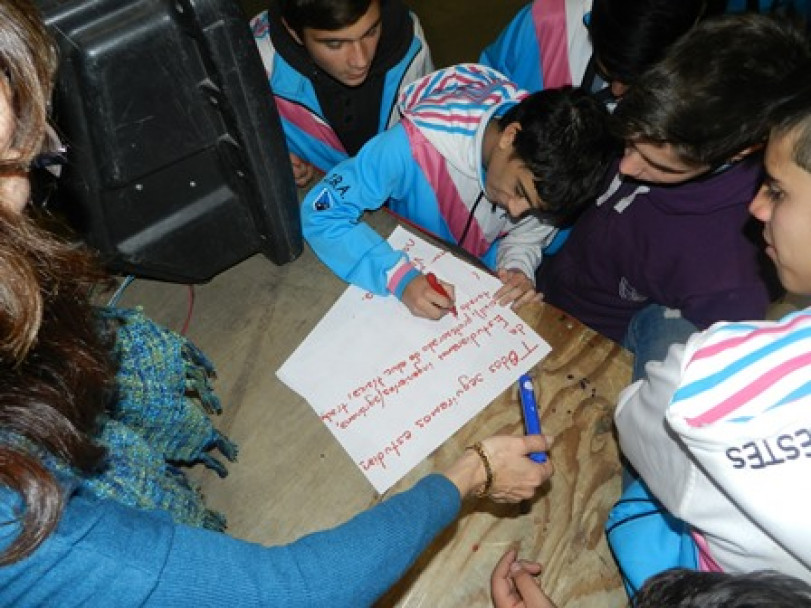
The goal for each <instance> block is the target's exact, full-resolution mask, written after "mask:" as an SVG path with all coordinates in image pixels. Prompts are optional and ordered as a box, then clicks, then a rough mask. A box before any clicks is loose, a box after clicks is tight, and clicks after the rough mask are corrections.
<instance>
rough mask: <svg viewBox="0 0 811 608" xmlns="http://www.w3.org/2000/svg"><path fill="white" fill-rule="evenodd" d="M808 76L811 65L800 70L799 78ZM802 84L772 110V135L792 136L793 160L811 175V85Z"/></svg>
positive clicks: (804, 82) (807, 83)
mask: <svg viewBox="0 0 811 608" xmlns="http://www.w3.org/2000/svg"><path fill="white" fill-rule="evenodd" d="M807 74H811V63H809V64H808V65H805V66H803V67H802V68H801V69H800V70H798V78H799V77H801V75H807ZM801 82H803V85H802V87H800V88H797V87H792V92H791V93H790V94H789V95H788V96H786V97H785V98H783V99H782V100H781V101H780V102H779V103H777V104H775V106H774V108H773V109H772V130H771V133H772V136H773V137H784V136H787V135H791V136H792V138H793V140H794V141H793V150H792V154H791V159H792V160H793V161H794V163H795V164H796V165H797V166H798V167H800V168H801V169H804V170H805V171H808V172H809V173H811V83H809V82H807V81H804V80H803V81H801Z"/></svg>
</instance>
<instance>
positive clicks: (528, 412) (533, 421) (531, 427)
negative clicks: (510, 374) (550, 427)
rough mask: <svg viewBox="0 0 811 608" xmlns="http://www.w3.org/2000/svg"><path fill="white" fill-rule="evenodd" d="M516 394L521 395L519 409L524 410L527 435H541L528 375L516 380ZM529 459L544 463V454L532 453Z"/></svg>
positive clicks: (530, 380)
mask: <svg viewBox="0 0 811 608" xmlns="http://www.w3.org/2000/svg"><path fill="white" fill-rule="evenodd" d="M518 393H519V394H520V395H521V407H522V408H523V410H524V428H525V429H526V432H527V435H540V434H541V420H540V418H539V417H538V403H537V402H536V401H535V389H534V387H533V386H532V378H531V377H530V375H529V374H523V375H522V376H521V377H520V378H519V379H518ZM529 457H530V458H531V459H532V460H534V461H535V462H546V452H533V453H531V454H530V455H529Z"/></svg>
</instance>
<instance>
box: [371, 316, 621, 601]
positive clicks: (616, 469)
mask: <svg viewBox="0 0 811 608" xmlns="http://www.w3.org/2000/svg"><path fill="white" fill-rule="evenodd" d="M522 317H523V318H524V320H525V321H526V322H527V323H528V324H530V325H531V326H532V327H534V328H535V329H536V330H537V331H538V332H539V333H540V334H541V335H542V336H543V337H544V338H545V339H546V340H547V341H548V342H549V343H550V344H551V345H552V349H553V350H552V353H550V355H549V356H548V357H547V358H546V359H544V360H543V361H542V362H541V363H540V364H539V365H538V366H536V368H535V369H534V370H533V371H532V375H533V377H534V381H535V386H536V392H537V394H538V397H539V406H540V411H541V420H542V423H543V428H544V432H546V433H548V434H551V435H552V436H553V437H554V438H555V443H554V446H553V448H552V450H551V452H550V457H551V460H552V462H553V463H554V464H555V475H554V476H553V477H552V479H551V480H550V481H549V482H548V484H547V485H546V486H544V487H543V489H542V491H541V493H540V494H539V495H538V497H537V498H536V499H535V500H534V501H533V502H532V503H531V506H530V507H531V508H530V511H529V513H526V514H522V513H521V512H520V511H521V509H520V507H519V506H516V505H496V504H494V503H490V502H487V501H486V500H482V501H478V502H476V503H472V504H468V505H466V508H465V512H464V514H463V515H462V516H461V517H460V520H459V522H458V523H457V524H456V525H455V526H453V527H452V529H450V530H448V531H447V532H446V533H445V534H444V535H443V536H442V538H440V539H438V540H437V541H436V542H435V543H434V544H433V545H432V546H431V548H430V549H429V550H428V551H427V552H426V553H425V554H424V555H423V557H422V558H421V560H420V561H419V563H417V564H416V565H415V567H414V568H412V570H411V572H410V573H409V574H408V576H406V577H405V578H404V579H403V580H402V581H400V583H399V584H398V585H397V586H396V587H395V588H394V589H392V590H391V591H390V592H389V594H387V595H386V596H385V597H384V598H382V599H381V600H380V601H379V602H378V606H381V607H382V606H403V607H417V606H487V605H489V596H488V586H487V581H488V580H489V576H490V572H491V570H492V568H493V566H494V565H495V563H496V561H497V560H498V558H499V557H500V556H501V555H502V554H503V553H504V551H506V549H507V548H509V547H510V546H511V545H518V546H520V553H521V555H522V556H523V557H526V558H528V559H534V560H537V561H539V562H541V563H542V564H544V567H545V570H544V574H543V576H542V580H543V585H544V588H545V589H546V591H547V593H548V594H549V595H550V596H551V597H552V598H553V599H555V601H556V602H558V605H559V606H561V607H563V606H565V607H567V608H568V607H578V606H583V607H586V606H601V607H611V606H624V605H625V604H626V600H625V594H624V592H623V591H622V586H621V582H620V579H619V576H618V574H617V571H616V567H615V565H614V561H613V559H612V557H611V554H610V552H609V550H608V547H607V544H606V541H605V535H604V533H603V525H604V523H605V519H606V516H607V513H608V510H609V509H610V508H611V506H612V505H613V504H614V502H615V500H616V499H617V497H618V495H619V487H620V465H619V457H618V451H617V444H616V441H615V436H614V432H613V424H612V413H613V409H614V404H615V403H616V398H617V394H618V393H619V391H620V390H621V389H622V388H623V387H624V386H626V385H627V384H628V382H629V379H630V363H631V361H630V355H629V354H628V353H627V352H626V351H625V350H624V349H622V348H620V347H619V346H618V345H617V344H615V343H614V342H612V341H610V340H607V339H605V338H603V337H602V336H599V335H597V334H595V333H594V332H592V331H591V330H589V329H587V328H586V327H584V326H583V325H582V324H580V323H579V322H577V321H575V320H574V319H572V318H571V317H569V316H567V315H565V314H563V313H561V312H559V311H558V310H556V309H554V308H553V307H551V306H547V305H543V304H541V305H533V306H531V307H525V310H523V311H522ZM522 426H523V421H522V418H521V407H520V404H519V401H518V391H517V388H516V387H513V388H512V389H510V390H508V391H506V392H505V393H504V394H502V395H501V396H500V397H499V398H498V399H497V400H496V401H495V402H494V403H493V404H492V405H490V406H489V407H488V408H487V409H485V410H484V411H483V412H482V413H481V414H480V415H479V416H477V417H476V418H474V419H473V420H472V421H471V422H470V423H468V424H467V425H465V427H463V428H462V429H460V431H459V432H457V433H456V434H455V435H454V436H453V437H452V438H451V439H450V440H449V441H447V442H446V443H445V444H444V445H443V446H442V447H441V448H440V449H438V450H437V451H436V452H435V453H434V454H433V455H432V456H431V457H429V458H428V459H427V461H426V462H424V463H423V464H422V465H420V467H419V468H418V469H417V470H416V471H413V472H412V473H410V474H409V475H408V476H407V478H406V479H404V480H403V481H402V482H400V483H399V484H398V485H397V486H395V488H393V489H392V491H394V492H396V491H398V490H399V489H402V488H404V487H407V486H409V485H411V484H412V483H413V482H414V481H415V480H416V479H417V478H418V477H419V476H420V475H423V474H425V473H427V472H429V471H430V470H432V469H434V468H435V467H441V466H444V465H445V464H447V463H449V462H450V461H451V460H452V459H453V458H454V457H455V456H456V455H457V454H458V453H459V451H460V450H462V449H464V446H465V445H469V444H470V443H472V442H473V441H475V440H476V439H481V438H484V437H486V436H488V435H490V434H493V433H503V432H506V433H520V432H521V430H522Z"/></svg>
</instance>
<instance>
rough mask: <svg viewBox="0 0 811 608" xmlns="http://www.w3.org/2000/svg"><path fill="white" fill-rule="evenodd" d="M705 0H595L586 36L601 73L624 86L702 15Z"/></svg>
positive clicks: (656, 58) (631, 83)
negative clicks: (602, 71)
mask: <svg viewBox="0 0 811 608" xmlns="http://www.w3.org/2000/svg"><path fill="white" fill-rule="evenodd" d="M705 4H706V2H705V0H594V4H593V6H592V8H591V17H590V20H589V36H590V38H591V44H592V47H593V48H594V57H595V59H596V60H597V61H598V62H599V64H600V66H601V67H602V69H603V70H604V71H605V72H606V74H604V75H605V76H607V77H610V78H611V79H612V80H617V81H619V82H621V83H623V84H626V85H633V84H634V83H636V81H637V79H638V78H639V76H640V75H641V74H642V73H643V72H644V71H645V70H647V69H648V68H649V67H650V66H652V65H653V64H654V63H656V62H657V61H659V59H661V58H662V57H663V56H664V54H665V51H667V49H668V47H669V46H670V45H671V44H673V43H674V42H675V41H676V40H678V39H679V38H680V37H681V36H682V35H683V34H684V33H685V32H687V31H689V30H690V28H691V27H693V25H695V23H696V21H698V19H699V18H701V16H702V14H703V13H704V9H705Z"/></svg>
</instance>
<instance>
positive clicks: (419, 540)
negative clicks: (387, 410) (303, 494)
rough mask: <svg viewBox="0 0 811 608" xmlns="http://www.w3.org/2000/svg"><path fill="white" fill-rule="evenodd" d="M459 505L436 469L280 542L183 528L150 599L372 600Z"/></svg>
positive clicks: (306, 603)
mask: <svg viewBox="0 0 811 608" xmlns="http://www.w3.org/2000/svg"><path fill="white" fill-rule="evenodd" d="M459 508H460V498H459V493H458V491H457V489H456V486H454V485H453V484H452V483H451V482H450V481H449V480H448V479H447V478H446V477H444V476H442V475H430V476H428V477H426V478H425V479H423V480H421V481H420V482H418V483H417V484H416V485H415V486H414V487H413V488H411V489H410V490H408V491H406V492H403V493H401V494H397V495H395V496H393V497H391V498H389V499H388V500H386V501H385V502H383V503H381V504H379V505H377V506H375V507H374V508H372V509H369V510H368V511H364V512H363V513H361V514H359V515H357V516H356V517H355V518H353V519H351V520H349V521H348V522H346V523H344V524H342V525H340V526H338V527H336V528H333V529H332V530H326V531H322V532H317V533H315V534H311V535H309V536H305V537H303V538H301V539H299V540H298V541H296V542H294V543H292V544H290V545H286V546H283V547H272V548H270V549H264V548H261V547H259V546H257V545H249V544H247V543H244V542H239V541H234V540H230V539H229V540H230V542H229V543H224V542H218V543H207V542H206V539H204V538H202V537H204V536H209V535H211V534H212V533H208V532H203V531H199V530H196V529H192V528H184V529H183V531H182V533H181V532H178V533H177V534H176V535H175V542H174V543H173V547H172V551H171V553H170V555H169V559H168V560H167V563H166V568H165V570H164V573H163V575H162V577H161V578H162V581H161V584H160V585H159V586H158V588H157V589H156V591H155V595H154V596H153V598H152V600H153V602H154V603H155V605H158V606H176V605H178V602H179V601H180V600H181V599H191V600H192V601H191V602H190V604H191V605H200V604H201V603H209V604H211V603H216V604H217V605H229V604H230V605H241V606H244V605H246V604H245V603H244V598H245V597H255V598H256V602H257V605H262V606H270V605H272V606H286V607H288V608H292V607H298V606H300V607H302V608H305V607H306V608H309V607H311V606H330V607H331V608H340V607H342V606H346V607H356V606H367V605H371V604H372V602H374V600H375V599H377V598H378V597H379V596H380V595H382V594H383V593H384V592H385V591H386V590H387V589H388V588H389V587H391V586H392V585H393V584H394V583H395V582H397V580H398V579H399V578H400V577H401V576H402V575H403V574H404V573H405V572H406V570H407V569H408V568H409V567H410V566H411V565H412V564H413V563H414V561H415V560H416V559H417V557H418V556H419V555H420V554H421V553H422V552H423V551H424V550H425V548H426V547H427V546H428V545H429V544H430V542H431V541H432V540H433V539H434V537H435V536H436V535H437V534H438V533H439V532H441V531H442V530H443V529H444V528H445V527H446V526H447V525H449V524H450V523H451V522H452V521H453V520H454V519H455V517H456V516H457V514H458V511H459ZM215 536H216V535H215ZM217 538H218V539H220V537H219V536H218V537H217ZM201 540H202V545H201ZM190 554H193V555H195V559H194V562H193V563H192V562H190V560H189V558H188V556H189V555H190ZM223 561H226V562H228V563H227V566H228V567H227V568H226V567H224V566H225V565H226V564H223ZM164 580H166V581H167V582H166V584H165V583H164ZM171 581H183V584H182V585H181V586H177V585H174V584H172V582H171ZM240 587H244V588H245V589H250V590H251V593H250V595H247V596H245V595H243V594H241V593H240ZM212 593H213V594H216V595H212ZM215 598H216V602H213V601H212V600H213V599H215Z"/></svg>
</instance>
